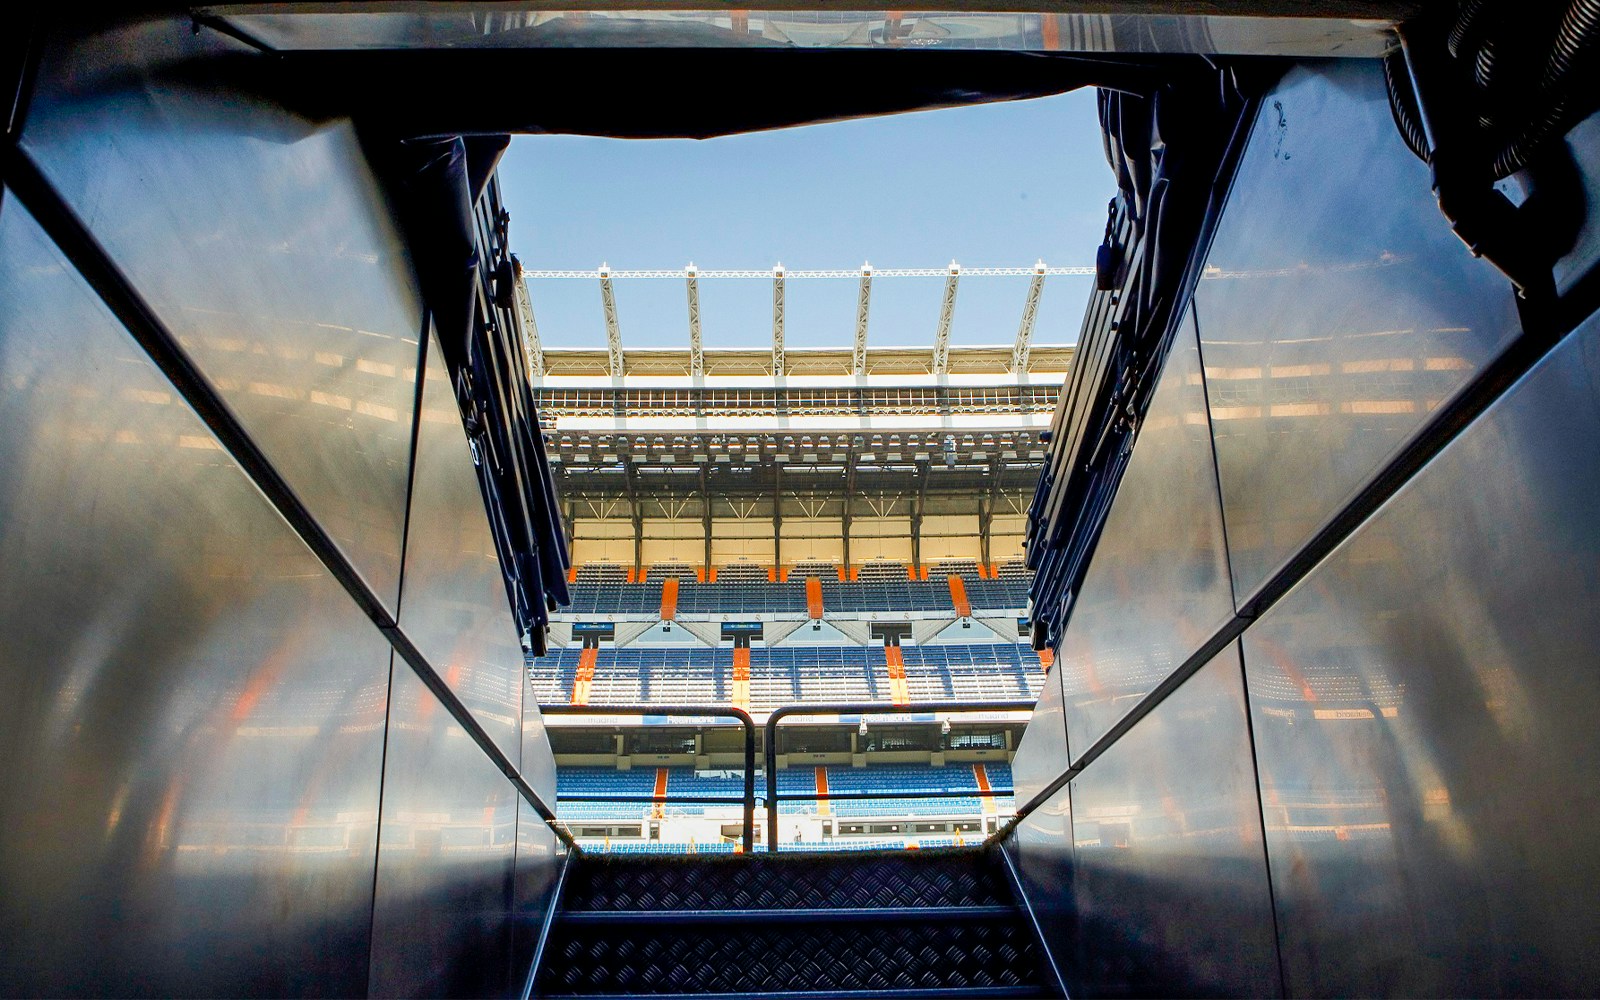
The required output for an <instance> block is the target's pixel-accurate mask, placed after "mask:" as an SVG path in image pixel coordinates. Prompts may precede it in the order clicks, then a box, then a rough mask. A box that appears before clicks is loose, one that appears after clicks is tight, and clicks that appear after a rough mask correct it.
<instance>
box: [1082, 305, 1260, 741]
mask: <svg viewBox="0 0 1600 1000" xmlns="http://www.w3.org/2000/svg"><path fill="white" fill-rule="evenodd" d="M1232 614H1233V594H1232V592H1231V591H1230V589H1229V586H1228V561H1227V556H1226V554H1225V553H1224V551H1223V538H1222V512H1221V509H1220V507H1219V506H1218V503H1217V477H1216V470H1215V467H1214V466H1213V464H1212V461H1211V441H1210V434H1209V429H1208V427H1207V422H1206V396H1205V388H1204V387H1203V386H1202V385H1201V383H1200V356H1199V351H1198V349H1197V347H1196V344H1195V330H1194V323H1193V321H1192V319H1190V320H1186V321H1185V322H1184V323H1183V324H1182V326H1180V327H1179V330H1178V333H1177V336H1176V338H1175V340H1174V342H1173V345H1172V350H1171V352H1170V353H1169V355H1168V357H1167V363H1166V368H1165V370H1164V371H1162V373H1161V381H1160V383H1159V384H1158V385H1157V386H1156V391H1155V395H1154V396H1153V397H1152V398H1151V400H1150V410H1149V412H1148V413H1147V414H1146V416H1145V420H1144V425H1143V426H1142V427H1141V428H1140V431H1139V438H1138V443H1137V444H1136V445H1135V446H1134V449H1133V456H1132V457H1131V458H1130V459H1129V460H1128V468H1127V471H1126V472H1125V473H1124V474H1123V479H1122V485H1121V487H1120V488H1119V489H1118V491H1117V497H1116V500H1115V501H1114V502H1113V503H1112V507H1111V512H1110V514H1109V515H1108V516H1107V518H1106V526H1105V530H1104V531H1103V533H1102V534H1101V536H1100V542H1099V545H1098V546H1097V547H1096V549H1095V555H1094V560H1093V561H1092V562H1091V563H1090V566H1089V572H1088V574H1087V575H1086V576H1085V577H1084V581H1083V590H1082V593H1081V594H1080V595H1079V596H1078V599H1077V603H1076V604H1075V605H1074V607H1073V609H1072V618H1071V623H1070V625H1069V627H1068V629H1067V634H1066V637H1065V638H1064V639H1063V640H1062V643H1061V653H1060V655H1059V656H1058V657H1057V659H1056V668H1055V669H1056V670H1058V671H1060V673H1061V683H1062V686H1063V689H1064V690H1063V694H1064V697H1063V704H1064V706H1065V709H1066V718H1067V737H1068V741H1069V743H1070V744H1071V746H1072V752H1073V753H1074V754H1075V755H1078V756H1081V755H1082V754H1083V753H1084V752H1085V751H1087V750H1088V749H1089V747H1090V746H1091V745H1092V744H1093V743H1094V742H1095V740H1097V739H1099V738H1100V737H1101V736H1103V735H1105V733H1106V730H1108V729H1110V728H1111V726H1112V725H1113V724H1114V723H1115V722H1116V721H1117V720H1118V719H1120V718H1122V716H1123V715H1125V714H1126V713H1127V711H1128V709H1130V708H1132V707H1133V706H1134V705H1135V704H1136V703H1137V702H1138V700H1139V699H1140V698H1141V697H1143V696H1144V695H1146V694H1148V693H1149V692H1150V690H1151V689H1152V688H1154V687H1155V686H1156V685H1157V684H1159V683H1160V682H1161V681H1162V680H1163V679H1165V678H1166V677H1167V675H1168V674H1170V673H1172V672H1173V671H1174V670H1175V669H1177V667H1178V666H1179V665H1180V664H1181V663H1183V661H1184V660H1185V659H1187V658H1188V656H1189V654H1190V653H1193V652H1194V651H1195V650H1197V649H1199V648H1200V644H1201V643H1203V642H1204V641H1205V640H1206V639H1207V638H1209V637H1210V635H1211V633H1212V632H1214V631H1215V630H1216V628H1217V626H1219V625H1221V624H1222V623H1223V622H1225V621H1227V620H1228V618H1229V617H1230V616H1231V615H1232Z"/></svg>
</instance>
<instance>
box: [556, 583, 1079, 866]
mask: <svg viewBox="0 0 1600 1000" xmlns="http://www.w3.org/2000/svg"><path fill="white" fill-rule="evenodd" d="M570 579H571V583H572V593H573V606H572V608H571V609H569V610H568V611H566V612H565V613H563V614H562V615H560V616H559V617H558V620H557V621H556V622H555V623H554V625H553V627H552V630H551V634H552V637H553V638H554V640H555V641H556V642H560V641H562V640H566V641H568V642H569V643H570V644H569V645H567V646H566V647H565V648H560V649H554V650H552V651H551V652H550V653H549V654H548V655H546V656H544V657H535V658H530V659H529V675H530V677H531V679H532V682H533V690H534V692H535V693H536V695H537V696H538V698H539V700H540V702H541V703H543V704H545V705H559V706H586V707H588V708H591V709H595V710H600V709H603V708H604V707H605V706H607V705H616V706H634V707H639V706H662V707H663V708H666V707H669V706H670V707H676V708H678V709H682V708H691V707H695V706H700V707H728V708H737V709H741V710H745V711H748V712H749V713H751V714H752V716H754V717H755V718H756V720H757V721H758V722H760V721H763V720H764V718H765V717H766V716H767V715H768V714H769V713H771V712H773V711H774V710H776V709H778V708H780V707H782V706H796V705H807V706H809V705H818V706H824V705H829V704H838V703H873V704H882V705H885V706H904V705H908V704H921V705H923V706H929V705H932V706H939V705H943V704H948V705H949V706H950V708H951V711H950V712H949V713H944V712H939V711H920V712H917V713H915V714H910V715H898V716H896V715H882V716H876V715H869V716H861V715H855V714H831V715H825V716H823V717H821V718H820V719H816V718H813V719H811V720H809V721H810V725H809V726H808V728H807V731H808V732H809V733H811V734H812V737H813V738H812V741H811V743H812V745H810V746H807V747H803V748H801V749H802V750H804V751H806V752H801V753H798V754H795V753H785V752H783V751H785V750H788V749H789V747H788V746H786V744H785V743H784V742H783V741H782V739H780V743H779V747H778V751H779V753H778V756H777V758H776V759H777V760H778V761H779V766H778V770H777V788H778V792H779V794H780V796H782V797H783V800H784V801H783V802H782V805H781V810H780V816H781V818H780V819H779V820H778V821H777V822H778V827H779V838H778V839H779V846H780V848H781V849H783V850H795V849H803V850H816V849H837V850H850V849H861V848H874V847H876V848H922V847H945V846H959V845H964V844H969V843H977V842H978V841H980V840H981V839H982V838H983V837H984V836H985V835H987V834H988V833H991V832H993V831H994V830H996V829H997V828H998V827H999V825H1000V824H1002V823H1003V822H1004V821H1005V819H1007V818H1009V817H1010V815H1011V814H1012V812H1013V810H1014V807H1015V802H1014V799H1013V797H1012V795H1011V794H1010V792H1011V769H1010V757H1011V754H1012V752H1013V750H1014V743H1013V742H1012V740H1011V738H1010V734H1007V733H1005V732H1004V727H1003V722H1004V721H1005V718H1006V717H1005V716H1003V715H1001V716H991V717H990V718H989V719H988V720H987V721H988V723H989V725H988V728H987V729H985V728H984V726H983V725H982V724H979V725H978V726H977V728H976V729H975V728H974V727H973V726H972V725H971V724H970V721H966V722H963V720H964V716H963V715H962V714H961V713H960V712H959V711H957V710H958V709H960V708H961V707H962V706H968V705H973V704H980V703H997V702H1020V701H1028V702H1031V701H1033V700H1035V699H1037V697H1038V695H1039V692H1040V690H1041V687H1042V685H1043V682H1044V678H1045V675H1046V673H1047V671H1048V670H1049V669H1050V665H1051V663H1052V657H1051V655H1050V653H1049V652H1048V651H1047V652H1044V653H1039V652H1036V651H1034V650H1033V648H1032V647H1031V646H1030V645H1029V644H1028V643H1027V642H1026V641H1025V640H1024V639H1022V638H1021V636H1022V635H1023V634H1025V632H1026V626H1027V622H1026V619H1025V617H1024V616H1025V614H1026V605H1027V588H1028V582H1029V579H1030V576H1029V574H1028V572H1027V571H1026V570H1025V569H1024V568H1023V567H1022V566H1021V564H1020V563H1018V562H1015V561H1012V562H1005V563H1000V564H994V565H984V564H982V563H979V562H977V561H974V560H956V561H948V560H947V561H943V562H939V563H936V564H933V565H931V566H922V567H915V566H907V565H904V564H899V563H891V562H874V563H868V564H865V565H862V566H856V567H850V568H845V567H842V566H838V565H834V564H828V563H800V564H797V565H794V566H789V567H780V568H768V567H761V566H753V565H735V566H729V567H716V568H710V569H707V568H704V567H691V566H687V565H683V564H666V565H656V566H649V567H645V568H642V569H635V568H633V567H627V566H621V565H593V566H582V567H578V568H575V569H574V570H573V571H572V574H571V578H570ZM729 623H737V624H736V625H732V626H731V627H730V626H729ZM869 719H870V720H871V722H872V725H873V726H874V727H878V726H880V725H886V726H889V727H891V728H893V730H894V733H895V735H894V737H893V738H892V739H890V738H886V739H885V740H883V741H881V742H879V741H877V740H876V739H873V740H870V741H869V739H868V736H867V734H868V729H867V727H866V723H867V721H868V720H869ZM952 720H954V721H956V722H958V723H961V728H959V729H957V730H956V731H954V733H952V730H951V728H950V724H951V721H952ZM683 721H684V720H682V719H681V718H678V719H674V718H672V717H669V716H668V715H667V714H661V715H628V716H625V717H617V718H601V719H596V718H594V717H593V716H592V715H590V716H582V715H580V716H578V717H564V718H558V719H553V720H552V721H551V723H550V724H551V726H552V730H553V740H554V741H555V746H556V760H557V763H558V772H557V814H558V815H559V816H560V818H561V819H562V820H563V821H564V822H565V823H567V824H568V827H569V829H570V830H571V832H572V833H573V834H574V835H575V837H576V838H577V839H578V841H579V842H580V843H582V844H584V845H585V847H586V848H588V849H592V850H599V851H602V852H612V853H636V852H650V851H660V852H685V853H687V852H695V853H718V852H731V851H735V850H741V849H742V846H741V845H740V844H739V843H738V839H739V824H740V821H741V818H742V815H743V809H742V794H743V787H744V786H743V781H744V770H743V766H742V763H740V762H739V761H738V760H737V759H736V758H734V757H733V756H730V754H729V753H727V752H722V753H714V752H708V750H707V747H708V746H709V745H711V741H713V740H715V733H714V730H713V728H711V727H704V728H700V729H694V728H692V727H689V728H684V726H683ZM675 722H676V724H677V728H673V729H671V733H672V734H674V735H663V734H664V733H666V732H667V731H668V727H670V726H672V725H673V724H674V723H675ZM819 729H820V730H821V731H823V735H822V737H821V738H820V742H819V741H818V738H817V736H816V734H817V732H818V731H819ZM873 732H874V733H877V732H878V729H877V728H874V729H873ZM574 733H575V734H576V736H577V739H578V740H579V741H580V742H581V741H583V740H584V738H585V737H586V738H587V742H586V743H584V745H582V746H581V747H580V746H578V744H577V743H569V742H564V737H565V736H567V735H568V734H574ZM702 739H704V740H706V741H707V743H706V745H702V743H701V741H702ZM613 740H614V741H615V743H614V746H615V750H614V752H606V751H609V750H610V746H611V745H612V744H610V742H609V741H613ZM597 741H598V742H597ZM689 741H693V743H694V746H693V747H692V749H693V751H694V753H693V754H692V755H691V754H690V753H688V752H687V751H688V750H690V749H691V748H690V747H689V746H688V745H687V744H688V742H689ZM722 745H725V744H722ZM819 748H820V749H819ZM564 750H566V751H568V752H563V751H564ZM578 750H582V751H586V752H576V751H578ZM765 781H766V775H765V772H764V770H758V772H757V780H756V785H757V787H758V788H764V787H765ZM686 799H687V800H688V801H686ZM707 799H711V800H717V799H720V800H722V801H703V800H707ZM619 800H620V801H619ZM764 807H765V802H764V801H763V802H760V803H759V804H758V809H757V816H759V817H761V818H762V819H761V822H762V823H763V824H764V823H765V822H767V821H768V820H767V819H766V813H765V809H764ZM762 838H763V834H762V833H761V832H760V831H759V830H758V834H757V839H758V840H760V839H762Z"/></svg>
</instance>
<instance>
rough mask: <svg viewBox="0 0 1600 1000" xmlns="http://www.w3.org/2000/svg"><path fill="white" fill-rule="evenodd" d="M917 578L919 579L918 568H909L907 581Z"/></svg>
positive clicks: (907, 568)
mask: <svg viewBox="0 0 1600 1000" xmlns="http://www.w3.org/2000/svg"><path fill="white" fill-rule="evenodd" d="M916 578H917V568H916V567H915V566H907V567H906V579H907V580H915V579H916Z"/></svg>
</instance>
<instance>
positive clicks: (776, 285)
mask: <svg viewBox="0 0 1600 1000" xmlns="http://www.w3.org/2000/svg"><path fill="white" fill-rule="evenodd" d="M787 366H788V361H787V359H786V358H785V357H784V352H783V265H782V264H778V265H777V266H775V267H774V268H773V269H772V374H773V375H776V376H777V377H779V378H782V377H783V374H784V369H785V368H786V367H787Z"/></svg>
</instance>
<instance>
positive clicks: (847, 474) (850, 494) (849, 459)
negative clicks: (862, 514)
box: [840, 444, 856, 572]
mask: <svg viewBox="0 0 1600 1000" xmlns="http://www.w3.org/2000/svg"><path fill="white" fill-rule="evenodd" d="M855 497H856V449H855V446H854V445H853V444H852V445H851V447H850V450H849V452H847V453H846V454H845V459H844V518H843V520H842V522H841V524H840V528H841V533H842V535H843V541H844V567H845V570H846V571H847V572H848V571H849V569H850V566H851V562H850V520H851V518H850V512H851V510H852V509H853V508H854V506H855V503H854V501H855Z"/></svg>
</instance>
